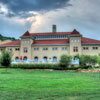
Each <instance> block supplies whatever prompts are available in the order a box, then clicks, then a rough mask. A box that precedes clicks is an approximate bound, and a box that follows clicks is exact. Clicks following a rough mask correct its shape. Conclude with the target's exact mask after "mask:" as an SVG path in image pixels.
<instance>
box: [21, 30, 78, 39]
mask: <svg viewBox="0 0 100 100" xmlns="http://www.w3.org/2000/svg"><path fill="white" fill-rule="evenodd" d="M37 35H38V36H39V35H80V33H79V32H78V31H77V30H76V29H74V30H73V31H72V32H47V33H29V32H28V31H27V32H25V33H24V35H22V37H25V36H37Z"/></svg>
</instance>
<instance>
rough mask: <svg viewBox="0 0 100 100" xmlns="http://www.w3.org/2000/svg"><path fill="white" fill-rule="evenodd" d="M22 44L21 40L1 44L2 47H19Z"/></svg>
mask: <svg viewBox="0 0 100 100" xmlns="http://www.w3.org/2000/svg"><path fill="white" fill-rule="evenodd" d="M20 43H21V40H17V41H12V42H9V43H5V44H0V46H17V45H20Z"/></svg>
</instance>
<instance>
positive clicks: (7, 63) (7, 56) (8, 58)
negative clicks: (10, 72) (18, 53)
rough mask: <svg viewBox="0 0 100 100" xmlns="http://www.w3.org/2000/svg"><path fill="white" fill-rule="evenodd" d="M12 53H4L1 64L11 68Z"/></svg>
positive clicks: (0, 60)
mask: <svg viewBox="0 0 100 100" xmlns="http://www.w3.org/2000/svg"><path fill="white" fill-rule="evenodd" d="M11 59H12V53H11V52H8V51H5V50H4V51H2V53H1V57H0V64H1V65H2V66H5V67H9V66H10V65H11Z"/></svg>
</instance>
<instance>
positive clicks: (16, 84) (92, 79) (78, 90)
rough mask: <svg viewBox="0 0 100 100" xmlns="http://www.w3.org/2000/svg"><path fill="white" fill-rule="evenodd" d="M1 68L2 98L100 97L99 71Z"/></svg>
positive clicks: (78, 99) (53, 99) (93, 99)
mask: <svg viewBox="0 0 100 100" xmlns="http://www.w3.org/2000/svg"><path fill="white" fill-rule="evenodd" d="M4 71H5V69H0V100H100V74H99V73H75V72H57V71H38V70H37V71H36V70H35V71H34V70H21V69H16V70H15V69H9V70H8V73H4Z"/></svg>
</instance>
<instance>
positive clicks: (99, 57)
mask: <svg viewBox="0 0 100 100" xmlns="http://www.w3.org/2000/svg"><path fill="white" fill-rule="evenodd" d="M98 64H99V65H100V53H99V54H98Z"/></svg>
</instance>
